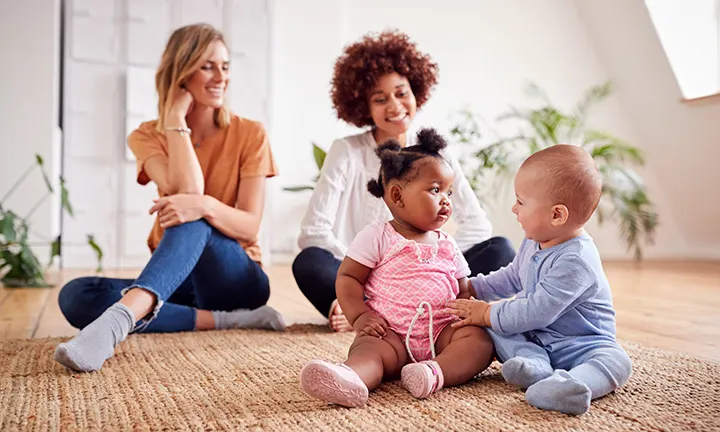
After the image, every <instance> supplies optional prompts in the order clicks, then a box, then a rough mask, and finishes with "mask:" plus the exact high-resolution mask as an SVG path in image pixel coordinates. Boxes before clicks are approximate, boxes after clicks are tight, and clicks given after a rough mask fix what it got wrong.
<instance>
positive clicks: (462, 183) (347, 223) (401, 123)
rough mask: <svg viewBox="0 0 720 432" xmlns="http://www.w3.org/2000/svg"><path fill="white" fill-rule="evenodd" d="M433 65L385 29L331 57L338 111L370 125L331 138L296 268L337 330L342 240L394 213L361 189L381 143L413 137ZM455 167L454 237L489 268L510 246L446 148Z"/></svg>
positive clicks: (474, 270) (373, 170)
mask: <svg viewBox="0 0 720 432" xmlns="http://www.w3.org/2000/svg"><path fill="white" fill-rule="evenodd" d="M437 74H438V67H437V65H436V64H435V63H433V61H432V60H431V58H430V56H429V55H427V54H425V53H422V52H420V51H419V50H418V49H417V47H416V45H415V44H414V43H413V42H411V41H410V39H409V37H408V36H407V35H406V34H404V33H401V32H397V31H388V32H384V33H381V34H379V35H366V36H365V37H363V38H362V39H361V40H360V41H358V42H356V43H354V44H352V45H350V46H348V47H346V48H345V51H344V53H343V55H342V56H340V58H339V59H338V60H337V62H336V63H335V71H334V75H333V79H332V88H331V92H330V93H331V98H332V103H333V106H334V108H335V110H336V112H337V115H338V118H340V119H341V120H344V121H346V122H347V123H350V124H352V125H354V126H357V127H359V128H367V131H365V132H363V133H361V134H358V135H352V136H348V137H344V138H341V139H338V140H336V141H335V142H334V143H333V144H332V146H331V147H330V151H329V152H328V154H327V157H326V158H325V163H324V165H323V168H322V171H321V173H320V179H319V180H318V183H317V186H316V188H315V191H314V193H313V196H312V198H311V200H310V204H309V206H308V210H307V213H306V214H305V217H304V219H303V221H302V225H301V232H300V238H299V242H298V243H299V245H300V248H302V251H301V252H300V254H299V255H298V256H297V258H296V259H295V261H294V262H293V275H294V276H295V280H296V281H297V284H298V286H299V287H300V290H301V291H302V292H303V294H305V296H306V297H307V298H308V300H310V302H311V303H312V304H313V305H314V306H315V308H316V309H317V310H318V311H320V313H322V314H323V315H325V316H327V317H328V319H329V320H330V327H331V328H332V329H333V330H335V331H351V330H353V328H352V327H351V326H350V324H349V323H348V321H347V319H346V318H345V315H344V314H343V311H342V309H341V308H340V306H339V305H338V302H337V296H336V294H335V278H336V275H337V272H338V268H339V267H340V263H341V260H342V259H343V257H344V256H345V253H346V251H347V247H348V245H349V244H350V242H351V241H352V240H353V238H355V236H356V235H357V234H358V233H359V232H360V231H361V230H362V229H363V228H365V227H366V226H367V225H369V224H371V223H373V222H384V221H388V220H390V219H391V218H392V215H391V214H390V211H389V210H388V208H387V206H386V205H385V204H384V203H383V202H382V201H381V200H375V199H374V197H373V196H372V195H370V194H369V193H368V192H367V190H366V185H367V183H368V181H369V180H370V179H371V178H372V177H373V176H374V175H376V174H377V172H378V170H379V169H380V159H379V158H378V157H377V155H376V154H375V150H376V148H377V147H378V145H380V144H382V143H384V142H386V141H387V140H389V139H394V140H396V141H398V142H399V143H400V145H401V146H408V147H409V146H411V145H414V144H415V137H414V136H413V134H411V133H408V129H409V128H410V126H411V123H412V120H413V118H414V117H415V113H416V112H417V110H418V109H419V108H421V107H422V106H423V105H424V104H425V103H426V102H427V101H428V98H429V97H430V93H431V91H432V89H433V87H434V86H435V84H436V83H437ZM444 157H445V158H446V159H447V160H448V161H449V162H450V164H451V166H452V168H453V171H454V173H455V187H454V195H453V207H454V214H453V217H454V219H455V223H456V225H457V232H456V234H455V238H456V240H457V243H458V246H459V247H460V249H461V250H462V251H463V255H464V256H465V258H466V259H467V261H468V263H469V265H470V270H471V274H472V275H476V274H478V273H482V274H488V273H490V272H491V271H494V270H497V269H499V268H501V267H504V266H505V265H507V264H508V263H510V262H511V261H512V260H513V258H514V257H515V251H514V250H513V248H512V245H511V244H510V242H509V241H508V240H507V239H505V238H502V237H491V235H492V234H491V232H492V226H491V224H490V222H489V221H488V219H487V217H486V215H485V212H484V211H483V210H482V208H481V207H480V204H479V202H478V201H477V198H476V196H475V194H474V192H473V190H472V188H471V187H470V184H469V183H468V181H467V178H466V177H465V175H464V174H463V172H462V169H461V167H460V164H459V163H458V161H457V160H456V159H455V158H454V157H453V156H452V155H450V154H449V153H445V152H444Z"/></svg>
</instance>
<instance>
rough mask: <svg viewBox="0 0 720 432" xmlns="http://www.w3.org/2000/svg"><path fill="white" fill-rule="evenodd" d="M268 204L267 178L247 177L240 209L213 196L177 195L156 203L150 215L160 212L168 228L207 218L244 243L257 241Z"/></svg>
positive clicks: (160, 219)
mask: <svg viewBox="0 0 720 432" xmlns="http://www.w3.org/2000/svg"><path fill="white" fill-rule="evenodd" d="M264 205H265V177H264V176H255V177H245V178H243V179H242V181H241V182H240V186H239V187H238V200H237V203H236V207H234V208H233V207H230V206H228V205H226V204H225V203H223V202H221V201H219V200H218V199H216V198H215V197H212V196H210V195H192V194H175V195H170V196H166V197H162V198H160V199H158V200H156V201H155V205H154V206H153V207H152V208H151V209H150V214H153V213H155V212H158V218H159V221H160V226H161V227H163V228H164V229H167V228H170V227H173V226H175V225H180V224H183V223H186V222H192V221H196V220H198V219H201V218H205V220H206V221H208V223H209V224H210V225H212V226H214V227H215V228H217V229H218V230H219V231H220V232H222V233H223V234H225V235H226V236H228V237H230V238H233V239H236V240H243V241H254V240H256V239H257V234H258V231H259V230H260V220H261V219H262V214H263V206H264Z"/></svg>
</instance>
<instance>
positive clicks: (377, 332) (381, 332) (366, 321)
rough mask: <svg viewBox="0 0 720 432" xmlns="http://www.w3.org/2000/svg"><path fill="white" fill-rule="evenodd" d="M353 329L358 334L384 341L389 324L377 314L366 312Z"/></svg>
mask: <svg viewBox="0 0 720 432" xmlns="http://www.w3.org/2000/svg"><path fill="white" fill-rule="evenodd" d="M353 328H354V329H355V331H356V332H358V333H365V334H366V335H368V336H374V337H377V338H380V339H382V338H383V337H384V336H385V333H386V331H387V328H388V324H387V322H386V321H385V320H384V319H382V318H380V317H379V316H378V315H377V314H376V313H375V312H370V311H368V312H365V313H363V314H362V315H360V316H359V317H358V319H356V320H355V324H353Z"/></svg>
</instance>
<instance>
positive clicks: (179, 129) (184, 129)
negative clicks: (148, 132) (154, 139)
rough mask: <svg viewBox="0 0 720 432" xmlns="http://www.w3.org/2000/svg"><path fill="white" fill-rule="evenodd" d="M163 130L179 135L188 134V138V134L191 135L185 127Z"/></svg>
mask: <svg viewBox="0 0 720 432" xmlns="http://www.w3.org/2000/svg"><path fill="white" fill-rule="evenodd" d="M165 130H166V131H175V132H179V133H180V135H182V134H184V133H186V134H188V136H190V134H191V133H192V131H191V130H190V128H186V127H184V128H183V127H166V128H165Z"/></svg>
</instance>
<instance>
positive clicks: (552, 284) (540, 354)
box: [471, 234, 632, 415]
mask: <svg viewBox="0 0 720 432" xmlns="http://www.w3.org/2000/svg"><path fill="white" fill-rule="evenodd" d="M471 282H472V285H473V288H474V289H475V292H476V298H477V299H478V300H484V301H486V302H492V301H496V300H502V299H509V298H510V297H512V296H516V297H515V298H514V299H509V300H506V301H502V302H499V303H494V304H493V305H492V309H491V312H490V321H491V324H492V328H488V329H487V330H488V333H489V334H490V336H491V337H492V339H493V342H494V343H495V349H496V351H497V356H498V359H499V360H500V361H501V362H502V363H503V368H502V372H503V377H504V378H505V380H506V381H508V382H509V383H511V384H515V385H518V386H519V387H521V388H524V389H525V388H526V389H527V392H526V393H525V397H526V399H527V401H528V402H529V403H530V404H531V405H534V406H536V407H538V408H543V409H551V410H555V411H561V412H565V413H568V414H576V415H577V414H582V413H584V412H585V411H587V410H588V408H589V407H590V400H591V399H595V398H599V397H601V396H604V395H606V394H608V393H610V392H611V391H613V390H615V389H617V388H619V387H620V386H622V385H623V384H624V383H625V382H626V381H627V380H628V378H629V377H630V374H631V370H632V362H631V361H630V358H629V357H628V355H627V353H626V352H625V350H623V348H622V347H621V346H620V345H619V344H618V343H617V341H616V340H615V310H614V309H613V305H612V295H611V292H610V285H609V283H608V281H607V278H606V277H605V273H604V271H603V268H602V263H601V261H600V254H599V253H598V250H597V248H596V247H595V244H594V242H593V240H592V238H591V237H590V236H589V235H587V234H583V235H581V236H579V237H576V238H573V239H571V240H568V241H566V242H564V243H562V244H559V245H556V246H553V247H551V248H548V249H544V250H542V249H540V246H539V244H538V243H537V242H535V241H532V240H527V239H525V240H523V243H522V245H521V246H520V250H519V251H518V254H517V256H516V257H515V259H514V260H513V262H512V263H510V264H509V265H508V266H506V267H504V268H502V269H500V270H498V271H496V272H493V273H490V274H489V275H487V276H483V275H479V276H477V277H475V278H472V279H471Z"/></svg>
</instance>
